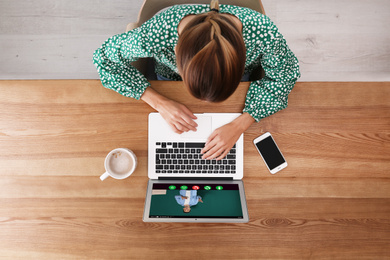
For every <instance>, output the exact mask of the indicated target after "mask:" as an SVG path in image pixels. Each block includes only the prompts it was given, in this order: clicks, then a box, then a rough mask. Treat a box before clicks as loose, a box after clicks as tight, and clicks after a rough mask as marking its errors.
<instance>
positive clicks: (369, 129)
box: [0, 80, 390, 259]
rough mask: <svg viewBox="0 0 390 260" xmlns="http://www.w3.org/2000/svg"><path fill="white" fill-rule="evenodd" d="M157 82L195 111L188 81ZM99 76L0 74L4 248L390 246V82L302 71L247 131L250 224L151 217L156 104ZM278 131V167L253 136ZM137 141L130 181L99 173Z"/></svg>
mask: <svg viewBox="0 0 390 260" xmlns="http://www.w3.org/2000/svg"><path fill="white" fill-rule="evenodd" d="M152 86H153V88H155V89H156V90H157V91H159V92H161V93H163V94H164V95H166V96H167V97H170V98H173V99H175V100H177V101H180V102H182V103H184V104H185V105H187V106H188V107H189V108H190V109H191V110H192V111H193V112H195V113H201V112H205V111H214V112H240V111H241V110H242V108H243V101H244V98H245V93H246V90H247V88H248V83H242V84H241V85H240V87H239V89H238V91H237V92H236V93H235V94H234V96H232V97H231V98H230V99H229V100H228V101H226V102H223V103H221V104H208V103H204V102H199V101H197V100H195V99H194V98H192V97H190V96H189V94H188V93H187V92H186V91H185V90H183V88H182V85H181V83H180V82H152ZM152 111H153V110H152V109H151V108H150V107H148V106H147V105H146V104H144V103H143V102H142V101H136V100H132V99H129V98H125V97H123V96H121V95H119V94H117V93H115V92H113V91H110V90H107V89H104V88H103V87H101V84H100V82H99V81H96V80H73V81H72V80H68V81H0V205H1V206H0V258H2V257H4V258H8V259H15V258H16V259H18V258H19V259H26V258H27V259H28V258H34V259H74V258H76V259H83V258H91V259H100V258H102V259H178V258H180V259H182V258H184V257H185V258H189V259H214V258H215V259H261V258H263V259H390V174H389V171H390V83H389V82H387V83H352V82H351V83H297V84H296V87H295V89H294V90H293V92H292V93H291V95H290V97H289V107H288V108H287V109H286V110H284V111H281V112H278V113H277V114H275V115H273V116H271V117H269V118H266V119H264V120H262V121H261V122H260V123H256V124H253V125H252V126H251V127H250V128H249V129H248V131H247V132H246V133H245V152H244V153H245V163H244V165H245V166H244V176H245V177H244V184H245V189H246V196H247V202H248V208H249V216H250V222H249V223H247V224H186V223H184V224H174V223H144V222H142V214H143V209H144V198H145V193H146V184H147V181H148V177H147V115H148V113H150V112H152ZM266 131H269V132H271V133H272V134H273V136H274V138H275V139H276V141H277V143H278V145H279V146H280V148H281V150H282V151H283V153H284V155H285V157H286V159H287V161H288V163H289V166H288V167H287V168H286V169H285V170H283V171H281V172H280V173H278V174H276V175H271V174H270V173H269V172H268V171H267V169H266V166H265V165H264V163H263V162H262V160H261V158H260V156H259V155H258V154H257V152H256V150H255V147H254V146H253V144H252V140H253V139H254V138H255V137H257V136H259V135H260V134H262V133H264V132H266ZM116 147H128V148H130V149H132V150H133V151H134V152H135V153H136V155H137V156H138V161H139V166H138V168H137V170H136V171H135V173H134V174H133V175H132V176H131V177H130V178H128V179H126V180H121V181H119V180H114V179H111V178H108V179H107V180H105V181H104V182H102V181H100V179H99V176H100V174H102V173H103V171H104V166H103V161H104V157H105V155H106V154H107V153H108V152H109V151H110V150H111V149H113V148H116Z"/></svg>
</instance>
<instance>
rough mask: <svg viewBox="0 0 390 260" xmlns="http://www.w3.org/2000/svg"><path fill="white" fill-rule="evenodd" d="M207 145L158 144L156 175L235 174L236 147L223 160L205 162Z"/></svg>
mask: <svg viewBox="0 0 390 260" xmlns="http://www.w3.org/2000/svg"><path fill="white" fill-rule="evenodd" d="M204 145H205V143H194V142H191V143H170V142H157V143H156V173H158V174H164V173H189V174H194V173H203V174H205V173H206V174H235V173H236V145H234V146H233V148H232V149H231V150H230V151H229V153H228V154H227V155H226V156H225V158H223V159H222V160H219V161H217V160H215V159H214V160H203V159H202V154H201V153H200V151H201V150H202V148H203V147H204Z"/></svg>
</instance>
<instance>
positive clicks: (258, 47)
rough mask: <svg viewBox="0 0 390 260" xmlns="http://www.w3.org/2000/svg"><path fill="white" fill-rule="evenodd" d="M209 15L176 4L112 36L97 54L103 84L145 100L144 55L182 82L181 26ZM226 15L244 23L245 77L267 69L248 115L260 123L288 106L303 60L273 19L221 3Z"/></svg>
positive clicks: (255, 86) (252, 93)
mask: <svg viewBox="0 0 390 260" xmlns="http://www.w3.org/2000/svg"><path fill="white" fill-rule="evenodd" d="M209 11H210V6H209V5H176V6H173V7H171V8H168V9H167V10H165V11H163V12H161V13H160V14H157V15H155V16H154V17H152V18H151V19H150V20H148V21H147V22H145V23H144V24H143V25H142V26H140V27H139V28H136V29H134V30H132V31H129V32H126V33H122V34H118V35H115V36H113V37H111V38H109V39H108V40H107V41H106V42H105V43H104V44H103V45H102V46H101V47H100V48H99V49H97V50H96V51H95V53H94V56H93V62H94V63H95V65H96V67H97V70H98V73H99V76H100V79H101V81H102V84H103V86H104V87H106V88H109V89H112V90H115V91H116V92H118V93H120V94H122V95H124V96H126V97H132V98H135V99H140V98H141V96H142V94H143V93H144V91H145V89H146V88H147V87H148V86H150V83H149V82H148V81H147V79H146V78H145V77H144V76H143V75H142V74H141V73H140V72H139V71H138V70H137V69H135V68H134V67H133V66H132V65H131V62H133V61H135V60H137V59H138V58H144V57H152V58H154V60H155V61H156V69H155V70H156V73H157V74H159V75H161V76H163V77H166V78H169V79H172V80H181V77H180V75H179V72H178V69H177V65H176V57H175V52H174V48H175V46H176V44H177V41H178V33H177V26H178V24H179V22H180V21H181V19H183V18H184V17H185V16H187V15H189V14H199V13H204V12H209ZM220 13H227V14H232V15H234V16H236V17H237V18H238V19H239V20H240V21H241V22H242V24H243V30H242V34H243V38H244V42H245V46H246V63H245V73H251V72H252V71H253V70H254V69H255V68H257V67H258V66H259V65H261V66H262V67H263V69H264V71H265V77H264V78H262V79H261V80H257V81H253V82H251V84H250V87H249V90H248V93H247V95H246V100H245V107H244V111H243V112H247V113H249V114H250V115H251V116H252V117H253V118H254V119H255V120H256V121H259V120H260V119H261V118H264V117H267V116H269V115H272V114H273V113H275V112H277V111H279V110H282V109H284V108H286V107H287V96H288V94H289V93H290V92H291V90H292V88H293V87H294V84H295V82H296V80H297V79H298V78H299V77H300V72H299V64H298V60H297V58H296V57H295V55H294V53H292V51H291V50H290V49H289V47H288V46H287V44H286V40H285V39H284V38H283V36H282V35H281V34H280V33H279V31H278V29H277V28H276V26H275V25H274V24H273V23H272V22H271V20H270V19H269V18H268V17H267V16H265V15H263V14H260V13H258V12H256V11H254V10H251V9H248V8H243V7H238V6H232V5H220Z"/></svg>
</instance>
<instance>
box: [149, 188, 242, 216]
mask: <svg viewBox="0 0 390 260" xmlns="http://www.w3.org/2000/svg"><path fill="white" fill-rule="evenodd" d="M186 204H187V207H190V208H191V209H190V211H189V212H185V211H184V208H185V207H186V206H185V205H186ZM149 217H150V218H243V213H242V206H241V199H240V191H239V187H238V184H193V183H191V184H188V183H174V184H169V183H168V184H159V183H154V184H153V188H152V197H151V204H150V212H149Z"/></svg>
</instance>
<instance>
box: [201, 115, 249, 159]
mask: <svg viewBox="0 0 390 260" xmlns="http://www.w3.org/2000/svg"><path fill="white" fill-rule="evenodd" d="M254 121H255V120H254V119H253V118H252V117H251V116H250V115H249V114H247V113H244V114H242V115H241V116H239V117H238V118H236V119H235V120H234V121H233V122H231V123H229V124H226V125H224V126H221V127H220V128H217V129H216V130H214V132H213V133H212V134H211V135H210V136H209V138H208V139H207V142H206V144H205V146H204V148H203V149H202V151H201V153H202V154H203V156H202V159H208V160H211V159H217V160H221V159H223V158H224V157H225V156H226V155H227V154H228V153H229V151H230V149H232V147H233V146H234V144H235V143H236V142H237V140H238V138H240V135H241V134H242V133H243V132H245V131H246V129H248V127H249V126H250V125H251V124H252V123H253V122H254Z"/></svg>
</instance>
